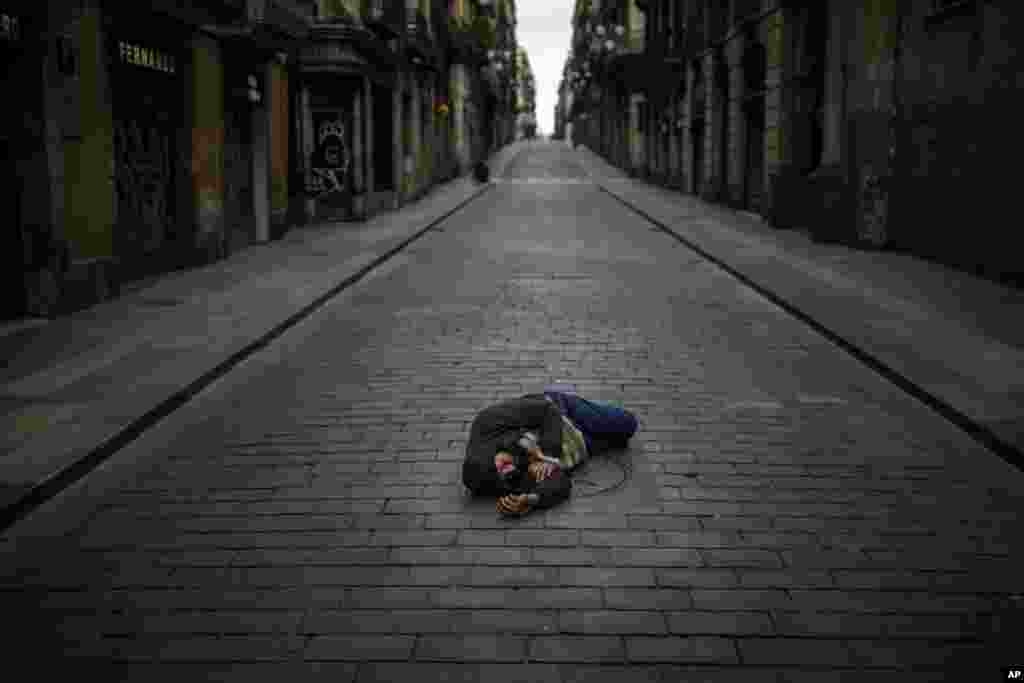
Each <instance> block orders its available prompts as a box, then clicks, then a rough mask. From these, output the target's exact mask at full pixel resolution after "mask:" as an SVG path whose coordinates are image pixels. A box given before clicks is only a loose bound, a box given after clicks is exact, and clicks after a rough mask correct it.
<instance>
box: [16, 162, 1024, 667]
mask: <svg viewBox="0 0 1024 683" xmlns="http://www.w3.org/2000/svg"><path fill="white" fill-rule="evenodd" d="M581 159H582V157H581V156H580V155H579V154H578V153H577V152H575V151H573V150H571V149H570V148H568V147H567V146H565V145H562V144H557V143H531V144H529V145H525V146H524V148H523V151H521V152H520V153H519V154H518V155H517V156H515V158H514V159H512V160H511V161H510V162H509V164H508V165H507V166H506V167H505V169H504V172H503V173H502V174H501V175H500V176H499V177H496V178H495V183H494V186H493V187H492V188H490V189H489V190H488V191H486V192H485V193H483V194H482V195H481V196H480V197H479V198H478V199H476V200H474V201H472V202H470V203H469V204H467V205H466V206H465V208H464V209H462V210H460V211H458V212H456V213H455V214H454V215H452V216H451V217H450V218H448V219H447V220H446V221H444V222H442V223H441V224H440V225H439V226H438V227H437V228H435V229H433V230H430V231H429V232H427V233H426V234H425V235H424V236H423V237H422V238H420V239H418V240H416V241H415V242H413V243H412V244H411V245H410V246H409V247H408V248H406V249H404V250H402V251H400V252H398V253H397V255H395V256H394V257H393V258H391V259H390V260H388V261H386V262H385V263H384V264H383V265H381V266H380V267H379V268H378V269H376V270H375V271H373V272H372V273H371V274H370V275H369V276H367V278H365V279H364V280H362V281H361V282H359V283H357V284H356V285H354V286H353V287H351V288H349V289H346V290H344V291H343V292H342V293H341V294H340V295H338V296H337V297H335V298H334V299H332V300H331V301H329V302H328V303H327V304H326V305H325V306H324V307H323V308H321V309H320V310H319V311H317V312H316V313H314V314H313V315H311V316H310V317H309V318H307V319H305V320H303V321H302V322H300V323H299V324H298V325H296V326H295V327H294V328H292V329H290V330H288V331H287V332H285V333H284V334H283V335H282V336H281V337H280V338H279V339H277V340H276V341H274V342H273V343H271V344H270V345H268V346H267V347H266V348H264V349H262V350H260V351H258V352H257V353H255V354H254V355H252V356H251V357H250V358H248V359H247V360H245V361H243V362H242V363H241V364H240V365H239V366H238V367H236V368H235V369H234V370H232V371H231V372H229V373H228V374H227V375H225V376H224V377H223V378H221V379H220V380H218V381H217V382H215V383H214V384H213V385H211V386H210V387H208V388H207V389H206V390H205V391H204V392H202V393H201V394H200V395H198V396H197V397H196V398H195V399H193V400H192V401H190V402H188V403H186V404H185V405H184V406H183V407H182V408H180V409H179V410H178V411H176V412H175V413H174V414H172V415H170V416H169V417H168V418H167V419H165V420H163V421H162V422H160V423H159V424H158V425H157V426H155V427H154V428H152V429H151V430H150V431H148V432H147V433H145V434H144V435H143V436H141V437H140V438H139V439H138V440H136V441H135V442H133V443H131V444H130V445H128V446H127V447H126V448H125V449H124V450H123V451H121V452H120V453H119V454H118V455H117V457H116V458H113V459H111V460H110V461H109V462H107V463H105V464H104V465H102V466H101V467H100V468H98V469H97V470H96V471H94V472H92V473H91V474H89V475H88V476H87V477H86V479H84V480H83V481H82V482H81V483H80V484H79V489H83V487H84V490H87V491H88V495H87V496H84V494H83V495H79V496H78V497H77V500H78V501H79V502H78V503H76V505H77V507H75V506H72V505H70V504H68V505H66V506H62V504H61V499H60V497H58V498H57V499H55V500H54V501H51V504H50V505H49V506H47V507H43V508H41V509H40V510H38V511H37V512H36V513H35V514H34V515H33V516H31V517H29V518H28V519H25V520H23V521H22V522H21V523H19V524H18V525H16V526H15V527H14V528H13V529H12V531H11V533H10V534H9V536H10V537H9V538H8V539H7V540H6V543H5V545H4V546H2V551H3V559H2V566H3V567H4V569H3V570H2V572H0V573H2V581H3V585H2V587H0V590H2V591H3V592H2V593H0V599H2V600H3V604H4V606H5V608H6V609H5V610H4V612H5V614H4V616H5V620H6V622H7V623H8V628H7V629H6V630H7V632H8V633H9V634H10V635H9V636H8V643H7V644H8V647H9V648H10V649H9V653H10V654H11V655H17V654H19V653H20V654H23V655H24V656H25V657H26V658H27V660H28V661H29V662H30V664H29V665H30V666H31V667H33V669H35V670H36V671H40V670H41V669H45V668H46V667H47V666H50V665H53V666H59V667H62V668H69V669H70V668H71V667H78V670H79V671H86V670H89V668H90V667H94V666H95V667H97V668H98V669H102V673H103V675H104V678H101V680H132V681H135V680H138V681H147V682H152V681H157V680H175V681H178V680H188V679H190V678H191V679H195V680H231V681H236V680H237V681H262V680H267V681H281V680H292V681H296V683H297V682H299V681H304V680H314V679H315V680H321V679H320V678H317V676H320V677H322V680H331V681H336V682H339V683H340V682H344V681H358V682H359V683H364V682H368V681H378V680H380V681H398V680H421V681H433V680H487V681H488V682H489V683H498V682H499V681H506V680H508V681H511V680H517V681H518V680H522V681H527V680H529V681H534V682H537V683H541V682H547V681H558V682H569V681H587V682H588V683H589V682H590V681H613V680H614V681H615V682H616V683H630V682H631V681H665V682H666V683H667V682H668V681H690V680H693V681H726V682H728V681H779V682H781V681H787V682H788V681H815V682H816V683H817V682H820V681H839V680H841V681H861V680H863V681H871V682H872V683H875V682H876V681H893V682H896V681H899V682H900V683H903V682H904V681H940V680H972V679H973V680H977V681H978V683H981V682H982V681H987V680H996V679H995V678H994V676H995V675H997V674H998V672H999V666H1006V665H1009V664H1011V663H1014V662H1011V661H1010V658H1011V657H1013V656H1018V657H1019V645H1018V644H1017V643H1016V642H1015V640H1016V639H1017V638H1019V636H1018V635H1017V634H1019V633H1020V632H1021V631H1020V629H1021V627H1022V626H1024V621H1022V619H1021V615H1022V611H1024V604H1022V603H1021V594H1022V593H1024V572H1022V571H1021V559H1022V555H1021V553H1022V550H1024V547H1022V539H1024V518H1022V517H1021V516H1020V513H1021V510H1022V504H1021V495H1022V491H1024V474H1022V473H1021V472H1020V471H1019V470H1017V469H1015V468H1013V467H1011V466H1010V465H1008V464H1007V463H1005V462H1004V461H1002V460H1000V459H999V458H997V457H996V456H995V455H993V454H992V453H990V452H988V451H987V450H985V449H984V448H982V447H981V446H979V445H978V444H977V443H976V442H975V441H973V440H972V439H970V438H969V437H968V436H967V435H965V434H964V433H963V432H962V431H960V430H959V429H957V428H956V427H954V426H953V425H951V424H950V423H948V422H946V421H944V420H943V419H941V418H940V417H939V416H937V415H936V414H935V413H933V412H932V411H930V410H929V409H927V408H926V407H924V406H922V405H921V404H920V403H918V402H917V401H915V400H914V399H912V398H910V397H909V396H907V395H906V394H905V393H903V392H902V391H900V390H899V389H898V388H896V387H895V386H894V385H892V384H891V383H889V382H887V381H886V380H884V379H883V378H881V377H880V376H879V375H877V374H875V373H874V372H873V371H871V370H869V369H868V368H866V367H865V366H864V365H862V364H861V363H859V362H857V361H856V360H854V359H853V358H852V357H851V356H849V355H848V354H847V353H845V352H843V351H842V350H841V349H839V348H837V347H836V346H835V345H834V344H832V343H831V342H829V341H828V340H827V339H825V338H823V337H822V336H820V335H818V334H817V333H816V332H814V331H813V330H811V329H810V328H808V327H807V326H806V325H805V324H803V323H802V322H800V321H799V320H796V319H794V318H793V317H792V316H790V315H789V314H787V313H786V312H785V311H783V310H781V309H780V308H778V307H777V306H775V305H774V304H772V303H770V302H769V301H767V300H766V299H764V298H763V297H761V296H760V295H758V294H757V293H756V292H754V291H753V290H752V289H750V288H749V287H747V286H745V285H743V284H742V283H740V282H739V281H737V280H736V279H735V278H733V277H732V276H730V275H729V274H727V273H725V272H723V271H722V270H720V269H718V268H716V267H715V266H714V265H712V264H710V263H708V262H707V261H706V260H705V259H703V258H701V257H700V256H699V255H698V254H696V253H694V252H693V251H691V250H689V249H688V248H686V247H685V246H684V245H682V244H680V243H679V242H677V241H674V240H672V239H671V238H670V237H669V236H667V235H666V234H664V233H663V232H661V231H660V230H658V229H656V228H654V227H653V226H652V225H651V224H649V223H646V222H644V221H643V220H642V219H641V218H639V217H638V216H637V215H636V214H634V213H631V212H629V211H628V210H627V209H625V208H624V207H623V206H622V205H621V204H619V203H617V202H616V201H615V200H614V199H613V198H612V197H610V196H608V195H607V194H606V193H603V192H602V191H601V190H600V189H599V188H598V187H597V186H596V184H595V183H594V181H593V177H594V176H593V175H592V174H591V173H589V172H588V171H587V170H586V168H585V167H584V165H582V162H581ZM693 220H694V221H699V220H700V216H699V215H695V216H694V219H693ZM346 256H347V255H344V254H339V255H338V257H337V258H338V260H339V261H340V260H342V259H343V258H345V257H346ZM551 382H567V383H571V384H573V385H575V386H576V388H577V390H578V391H579V393H580V394H582V395H583V396H586V397H588V398H594V399H597V400H606V401H614V402H617V403H621V404H622V405H624V406H625V407H627V408H629V409H630V410H632V411H633V412H635V413H636V414H637V416H638V417H639V419H640V423H641V426H640V430H639V432H638V433H637V435H636V437H635V438H634V439H633V440H632V442H631V445H630V447H629V448H628V449H627V450H625V451H619V452H613V453H611V454H610V455H609V456H606V457H597V458H595V459H594V460H592V461H591V462H589V463H588V464H587V465H586V466H585V467H584V469H583V470H582V471H581V472H580V473H579V474H578V475H577V476H576V477H575V478H574V482H575V485H574V490H573V495H572V498H571V499H570V500H569V501H568V502H567V503H566V504H564V505H561V506H558V507H555V508H553V509H551V510H547V511H535V512H533V513H531V514H530V515H528V516H527V517H525V518H523V519H519V520H504V519H501V518H499V517H498V515H497V514H496V512H495V507H494V501H493V500H492V499H488V500H473V499H470V498H469V497H468V495H467V494H466V493H465V490H464V489H463V487H462V485H461V483H460V466H461V461H462V459H463V456H464V447H465V443H466V438H467V434H468V430H469V425H470V422H471V420H472V419H473V417H474V415H475V414H476V412H477V411H479V410H481V409H482V408H484V407H486V406H487V405H489V404H490V403H492V402H496V401H497V400H500V399H502V398H506V397H512V396H517V395H521V394H525V393H531V392H537V391H539V390H540V389H541V388H542V387H543V386H544V385H545V384H548V383H551ZM85 497H87V498H88V505H87V506H86V507H82V503H81V500H83V499H84V498H85ZM83 511H84V512H83ZM71 515H76V518H75V519H74V521H73V523H72V522H68V521H67V519H66V518H67V517H68V516H71ZM62 519H63V520H64V521H63V522H61V521H60V520H62ZM49 523H53V524H55V525H57V526H60V524H63V525H64V526H65V527H66V528H65V531H64V532H63V533H60V534H59V535H53V534H50V535H47V534H45V533H42V532H40V533H38V534H35V533H33V531H32V530H33V528H34V527H36V526H38V527H40V528H41V527H42V526H43V525H46V524H49ZM1015 636H1016V638H1015ZM12 659H18V657H17V656H14V657H8V660H9V661H10V660H12ZM1018 663H1019V662H1018ZM9 666H13V663H11V664H9ZM968 676H970V677H971V678H968ZM53 680H58V679H56V678H55V679H53Z"/></svg>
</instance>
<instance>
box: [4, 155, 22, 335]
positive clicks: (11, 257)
mask: <svg viewBox="0 0 1024 683" xmlns="http://www.w3.org/2000/svg"><path fill="white" fill-rule="evenodd" d="M0 183H3V185H2V186H3V187H5V188H8V192H9V194H8V195H7V197H8V199H7V201H5V202H3V214H2V215H3V219H2V220H0V225H2V226H3V227H2V228H0V235H2V237H0V254H3V256H2V257H0V258H2V259H3V260H2V263H0V270H2V271H3V276H2V277H3V284H2V285H0V286H2V287H3V295H2V296H0V298H2V299H3V304H0V320H13V319H14V318H19V317H21V316H23V315H24V314H25V312H26V311H25V303H26V301H25V295H26V292H25V263H24V256H23V243H22V235H21V178H19V177H18V172H17V169H16V168H15V158H14V145H12V144H11V140H10V138H8V137H7V136H6V135H4V136H3V137H0Z"/></svg>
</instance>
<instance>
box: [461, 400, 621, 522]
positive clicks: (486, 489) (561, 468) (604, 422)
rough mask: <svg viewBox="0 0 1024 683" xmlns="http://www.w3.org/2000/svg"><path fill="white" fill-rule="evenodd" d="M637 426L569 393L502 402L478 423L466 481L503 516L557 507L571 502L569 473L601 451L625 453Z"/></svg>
mask: <svg viewBox="0 0 1024 683" xmlns="http://www.w3.org/2000/svg"><path fill="white" fill-rule="evenodd" d="M637 424H638V423H637V419H636V417H635V416H633V415H632V414H631V413H629V412H628V411H625V410H623V409H621V408H617V407H615V406H611V405H607V404H603V403H597V402H594V401H587V400H586V399H583V398H580V397H579V396H576V395H575V394H570V393H564V392H556V391H547V392H545V393H543V394H528V395H526V396H523V397H521V398H517V399H511V400H508V401H503V402H501V403H498V404H496V405H492V406H490V407H488V408H486V409H484V410H483V411H482V412H481V413H480V414H479V415H477V416H476V418H475V419H474V420H473V424H472V426H471V428H470V433H469V443H468V444H467V446H466V459H465V461H464V462H463V464H462V481H463V483H464V484H465V485H466V487H467V488H468V489H469V490H470V491H471V492H473V493H474V494H477V495H488V496H498V503H497V508H498V512H500V513H501V514H504V515H509V516H518V515H523V514H525V513H527V512H529V511H530V510H532V509H534V508H547V507H551V506H552V505H555V504H557V503H560V502H562V501H564V500H566V499H567V498H568V497H569V493H570V491H571V490H572V481H571V480H570V478H569V473H570V472H572V470H574V469H575V468H576V467H577V466H579V465H580V463H582V462H583V461H584V460H586V459H587V457H589V455H590V454H591V453H592V452H593V450H594V447H595V444H598V445H613V446H621V445H625V444H626V442H628V441H629V439H630V437H632V436H633V434H635V433H636V429H637Z"/></svg>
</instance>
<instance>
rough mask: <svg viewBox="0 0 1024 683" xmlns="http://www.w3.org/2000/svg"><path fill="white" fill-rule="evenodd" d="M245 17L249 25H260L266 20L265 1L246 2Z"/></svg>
mask: <svg viewBox="0 0 1024 683" xmlns="http://www.w3.org/2000/svg"><path fill="white" fill-rule="evenodd" d="M245 9H246V12H245V14H246V17H247V18H248V19H249V21H250V22H251V23H254V24H262V23H264V22H266V20H267V0H246V3H245Z"/></svg>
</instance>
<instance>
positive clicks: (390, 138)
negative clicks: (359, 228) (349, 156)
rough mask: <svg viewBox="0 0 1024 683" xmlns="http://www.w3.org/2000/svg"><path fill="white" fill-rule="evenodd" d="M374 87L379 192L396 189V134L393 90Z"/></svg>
mask: <svg viewBox="0 0 1024 683" xmlns="http://www.w3.org/2000/svg"><path fill="white" fill-rule="evenodd" d="M372 87H373V187H374V191H377V192H394V190H395V159H394V157H395V147H394V145H395V134H394V130H393V129H394V120H393V116H392V112H393V108H392V106H391V98H392V91H391V89H390V88H385V87H384V86H380V85H374V86H372Z"/></svg>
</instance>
